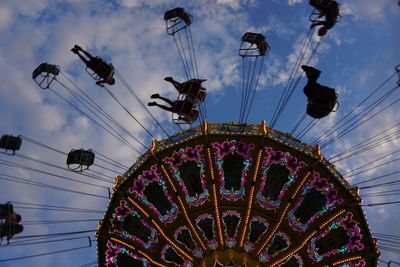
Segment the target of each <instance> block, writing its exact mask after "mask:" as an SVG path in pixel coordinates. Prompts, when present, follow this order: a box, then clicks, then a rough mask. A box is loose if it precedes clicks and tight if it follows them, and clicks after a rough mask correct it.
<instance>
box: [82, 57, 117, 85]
mask: <svg viewBox="0 0 400 267" xmlns="http://www.w3.org/2000/svg"><path fill="white" fill-rule="evenodd" d="M86 72H87V73H88V74H89V75H90V76H91V77H92V78H93V79H94V80H96V81H100V80H101V79H105V80H106V81H109V80H111V79H113V76H114V66H113V65H112V64H111V63H106V62H104V60H102V59H101V58H99V57H98V58H97V60H96V62H95V63H94V65H93V66H86Z"/></svg>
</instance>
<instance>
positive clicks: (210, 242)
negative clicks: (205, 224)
mask: <svg viewBox="0 0 400 267" xmlns="http://www.w3.org/2000/svg"><path fill="white" fill-rule="evenodd" d="M204 219H210V220H211V222H212V227H211V228H212V233H213V238H212V239H211V240H209V239H208V238H207V236H206V233H205V232H204V231H203V229H201V228H200V227H199V222H201V221H202V220H204ZM195 221H196V226H197V228H199V230H200V231H201V233H202V234H203V237H204V238H205V239H206V240H207V246H208V247H209V248H211V249H216V248H217V246H218V242H217V240H216V239H215V226H214V217H213V216H212V215H211V214H207V213H206V214H202V215H200V216H198V217H197V218H196V220H195Z"/></svg>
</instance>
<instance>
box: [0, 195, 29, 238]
mask: <svg viewBox="0 0 400 267" xmlns="http://www.w3.org/2000/svg"><path fill="white" fill-rule="evenodd" d="M0 219H1V220H2V223H1V224H0V239H1V240H2V239H3V238H4V237H7V244H9V241H10V239H11V238H12V237H13V236H14V235H16V234H19V233H21V232H22V231H23V230H24V227H23V226H22V225H21V224H19V222H20V221H21V215H19V214H17V213H15V212H14V207H13V205H12V204H11V203H10V202H7V203H5V204H0ZM3 220H4V222H3ZM0 243H2V242H0Z"/></svg>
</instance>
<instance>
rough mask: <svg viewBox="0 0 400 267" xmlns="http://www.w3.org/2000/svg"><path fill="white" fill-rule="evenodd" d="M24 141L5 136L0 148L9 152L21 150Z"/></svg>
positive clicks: (17, 137)
mask: <svg viewBox="0 0 400 267" xmlns="http://www.w3.org/2000/svg"><path fill="white" fill-rule="evenodd" d="M21 144H22V140H21V137H19V136H12V135H3V136H2V137H1V139H0V148H3V149H7V150H13V151H16V150H19V149H20V148H21Z"/></svg>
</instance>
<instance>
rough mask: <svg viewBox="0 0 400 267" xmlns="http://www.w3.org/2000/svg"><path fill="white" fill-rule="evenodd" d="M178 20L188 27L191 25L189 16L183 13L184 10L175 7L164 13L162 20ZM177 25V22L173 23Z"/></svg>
mask: <svg viewBox="0 0 400 267" xmlns="http://www.w3.org/2000/svg"><path fill="white" fill-rule="evenodd" d="M177 18H180V19H181V20H183V21H184V22H185V23H186V24H187V25H190V24H191V23H192V21H191V19H190V15H189V14H188V13H186V12H185V10H184V9H183V8H181V7H177V8H174V9H171V10H168V11H167V12H165V13H164V20H166V21H168V20H174V19H177ZM174 22H176V23H177V21H174Z"/></svg>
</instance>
